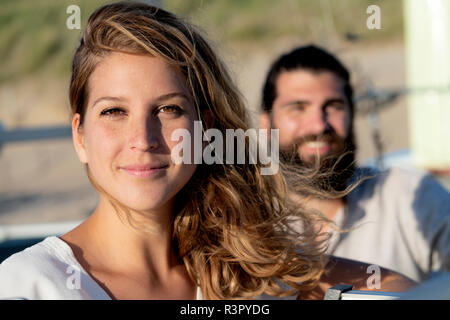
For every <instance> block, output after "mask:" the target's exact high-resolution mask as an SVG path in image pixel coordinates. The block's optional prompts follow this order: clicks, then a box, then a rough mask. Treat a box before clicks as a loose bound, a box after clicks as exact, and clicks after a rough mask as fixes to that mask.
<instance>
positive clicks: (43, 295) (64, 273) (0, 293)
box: [0, 236, 202, 300]
mask: <svg viewBox="0 0 450 320" xmlns="http://www.w3.org/2000/svg"><path fill="white" fill-rule="evenodd" d="M0 299H33V300H34V299H39V300H111V298H110V297H109V295H108V294H107V293H106V292H105V291H104V290H103V289H102V288H101V287H100V286H99V285H98V284H97V282H96V281H95V280H94V279H92V277H91V276H90V275H89V274H88V273H87V272H86V271H85V270H84V269H83V267H82V266H81V265H80V263H79V262H78V261H77V259H76V258H75V256H74V254H73V251H72V249H71V248H70V246H69V245H68V244H67V243H65V242H64V241H63V240H61V239H60V238H58V237H53V236H52V237H47V238H45V239H44V240H43V241H41V242H39V243H37V244H35V245H33V246H31V247H29V248H27V249H25V250H23V251H21V252H18V253H16V254H13V255H12V256H10V257H9V258H7V259H6V260H4V261H3V262H2V263H1V264H0ZM196 299H197V300H201V299H202V296H201V292H200V289H199V288H198V289H197V297H196Z"/></svg>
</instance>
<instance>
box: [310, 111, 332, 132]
mask: <svg viewBox="0 0 450 320" xmlns="http://www.w3.org/2000/svg"><path fill="white" fill-rule="evenodd" d="M308 122H309V123H308V128H309V131H310V133H311V134H321V133H323V132H325V130H326V129H327V128H329V127H330V124H329V123H328V118H327V115H326V113H325V112H324V111H323V110H314V111H311V114H310V117H309V121H308Z"/></svg>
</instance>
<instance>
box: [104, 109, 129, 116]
mask: <svg viewBox="0 0 450 320" xmlns="http://www.w3.org/2000/svg"><path fill="white" fill-rule="evenodd" d="M100 114H101V115H102V116H120V115H124V114H125V111H124V110H123V109H121V108H108V109H105V110H103V111H102V112H101V113H100Z"/></svg>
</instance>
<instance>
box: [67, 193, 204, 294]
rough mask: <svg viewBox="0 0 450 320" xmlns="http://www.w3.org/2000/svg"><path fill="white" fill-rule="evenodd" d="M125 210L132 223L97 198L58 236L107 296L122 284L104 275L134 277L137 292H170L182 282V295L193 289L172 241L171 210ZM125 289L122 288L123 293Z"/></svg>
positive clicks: (123, 280)
mask: <svg viewBox="0 0 450 320" xmlns="http://www.w3.org/2000/svg"><path fill="white" fill-rule="evenodd" d="M131 214H132V218H133V220H132V223H133V225H134V226H132V225H130V223H129V221H128V219H127V218H126V216H125V215H123V217H119V216H118V214H117V212H116V211H115V210H114V208H113V207H112V205H111V204H110V203H109V202H108V201H106V200H101V201H100V204H99V206H98V207H97V209H96V210H95V212H94V213H93V214H92V215H91V216H90V217H89V218H88V219H87V220H86V221H85V222H84V223H82V224H81V225H80V226H79V227H77V228H76V229H74V230H72V231H71V232H69V233H67V234H65V235H64V236H63V237H61V238H62V239H63V240H65V241H66V242H67V243H68V244H69V245H70V246H71V247H72V250H73V251H74V254H75V257H76V258H77V260H78V261H79V262H80V264H81V265H82V266H83V267H84V268H85V269H86V271H87V272H88V273H90V275H91V276H92V277H93V278H94V279H95V280H97V282H98V283H99V284H100V285H102V287H103V288H104V289H105V291H107V292H108V293H109V294H110V295H111V296H114V297H120V296H121V295H122V292H123V291H122V290H121V289H120V288H121V287H123V286H122V285H121V284H118V283H113V282H114V280H110V279H122V280H121V281H122V283H125V282H127V281H128V282H132V281H134V282H135V283H137V284H139V285H141V284H142V287H143V288H142V287H141V290H142V292H145V291H146V290H148V292H151V293H152V294H153V293H156V294H159V293H161V292H163V293H164V292H167V293H168V294H170V292H171V290H172V293H173V292H175V291H173V288H174V283H179V284H180V283H184V294H185V295H186V294H188V295H189V293H192V292H193V290H194V292H195V287H194V286H193V285H192V283H190V280H189V277H188V275H187V273H186V270H185V268H184V265H183V263H182V262H181V261H180V260H179V259H178V258H177V255H176V252H175V249H174V247H173V244H172V215H171V214H172V213H171V212H168V211H167V209H166V211H165V212H163V211H160V212H156V211H155V212H147V214H146V215H145V216H142V215H136V213H131ZM139 227H143V228H145V230H147V231H142V230H141V229H139ZM125 279H126V280H125ZM130 287H133V284H131V285H130ZM169 288H170V290H169ZM129 291H130V290H128V288H127V290H126V291H125V292H129ZM117 292H120V293H118V294H116V293H117ZM143 295H145V294H144V293H142V294H141V295H140V296H143ZM185 295H184V296H183V297H185ZM147 297H149V296H147ZM166 298H170V297H166ZM191 298H193V297H191Z"/></svg>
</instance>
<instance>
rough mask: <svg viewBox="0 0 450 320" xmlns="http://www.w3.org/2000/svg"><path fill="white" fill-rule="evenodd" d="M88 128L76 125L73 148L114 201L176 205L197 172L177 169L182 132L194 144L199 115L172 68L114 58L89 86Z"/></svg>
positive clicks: (190, 167) (138, 206)
mask: <svg viewBox="0 0 450 320" xmlns="http://www.w3.org/2000/svg"><path fill="white" fill-rule="evenodd" d="M88 92H89V97H88V101H87V106H86V113H85V116H84V120H83V123H82V125H81V126H79V119H80V116H79V115H78V114H76V115H75V116H74V117H73V121H72V129H73V137H74V144H75V149H76V151H77V154H78V156H79V158H80V160H81V162H83V163H86V164H87V165H88V167H89V169H90V172H91V175H92V177H93V178H94V180H95V181H96V182H97V183H98V184H99V185H100V187H102V188H103V189H104V190H105V191H106V192H107V193H108V194H109V195H110V196H112V197H113V198H115V199H116V200H118V201H120V202H121V203H122V204H124V205H126V206H127V207H129V208H130V209H132V210H139V211H153V210H155V209H159V208H164V207H167V206H171V205H173V201H174V196H175V195H176V194H177V193H178V192H179V191H180V190H181V188H182V187H183V186H184V185H185V184H186V183H187V182H188V181H189V179H190V178H191V177H192V175H193V173H194V171H195V168H196V165H195V164H184V163H181V164H174V163H173V162H172V160H171V150H172V148H173V147H174V146H175V145H177V144H178V143H179V142H178V141H172V140H171V139H170V137H171V134H172V132H173V131H174V130H175V129H179V128H182V129H187V130H188V131H189V132H190V133H191V137H193V131H194V130H193V128H194V121H195V120H197V113H196V110H195V107H194V105H193V103H192V99H191V96H190V94H189V90H188V89H187V87H186V81H185V80H184V78H183V76H182V75H181V74H179V73H178V72H176V71H175V70H174V69H172V68H171V67H170V66H169V65H168V64H167V63H166V62H165V61H163V60H162V59H159V58H153V57H149V56H144V55H132V54H124V53H111V54H110V55H108V56H107V57H106V58H104V59H103V60H102V61H101V62H100V63H99V64H98V65H97V67H96V69H95V71H94V72H93V73H92V75H91V76H90V78H89V83H88Z"/></svg>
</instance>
